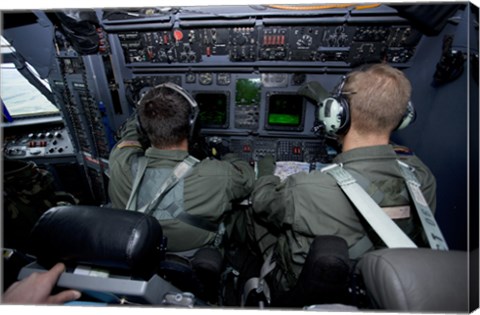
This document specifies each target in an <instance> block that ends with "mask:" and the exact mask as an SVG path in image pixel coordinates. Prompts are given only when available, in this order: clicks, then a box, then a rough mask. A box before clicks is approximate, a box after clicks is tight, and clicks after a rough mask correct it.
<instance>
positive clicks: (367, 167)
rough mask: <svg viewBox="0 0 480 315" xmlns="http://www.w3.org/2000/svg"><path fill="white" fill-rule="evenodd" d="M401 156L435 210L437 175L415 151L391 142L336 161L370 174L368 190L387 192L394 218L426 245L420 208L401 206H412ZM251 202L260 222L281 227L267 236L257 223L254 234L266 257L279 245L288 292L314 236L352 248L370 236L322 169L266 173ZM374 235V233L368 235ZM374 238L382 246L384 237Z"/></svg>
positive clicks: (279, 260) (386, 202) (386, 200)
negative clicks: (416, 215) (283, 177)
mask: <svg viewBox="0 0 480 315" xmlns="http://www.w3.org/2000/svg"><path fill="white" fill-rule="evenodd" d="M396 159H400V160H401V161H404V162H405V163H407V164H408V165H410V166H412V167H414V168H415V175H416V176H417V178H418V180H419V181H420V183H421V190H422V192H423V194H424V196H425V199H426V200H427V202H428V204H429V206H430V208H431V209H432V211H434V210H435V206H436V200H435V198H436V197H435V190H436V182H435V178H434V176H433V175H432V173H431V172H430V170H429V169H428V168H427V166H425V165H424V164H423V163H422V162H421V161H420V159H418V158H417V157H416V156H414V155H413V154H409V153H407V154H399V152H398V150H397V152H396V151H395V150H394V148H393V147H392V146H390V145H384V146H372V147H366V148H358V149H353V150H349V151H347V152H344V153H341V154H339V155H338V156H337V157H336V158H335V159H334V163H342V164H343V167H344V168H345V169H346V170H347V171H349V172H351V173H352V175H354V174H358V173H360V174H361V175H362V176H364V178H367V182H369V183H370V184H373V186H371V187H370V188H371V189H370V190H371V191H369V193H370V194H371V195H372V194H373V193H375V190H376V188H375V187H377V188H378V189H380V190H381V191H382V192H383V200H382V201H381V202H380V206H381V207H382V208H386V207H388V209H387V210H389V211H390V212H388V213H391V217H392V218H396V219H394V221H395V222H396V223H397V224H399V226H400V227H401V228H402V229H403V230H404V231H405V232H406V233H407V235H409V236H410V238H412V239H413V240H414V241H415V242H417V243H418V244H421V245H424V244H425V243H424V240H423V236H422V234H421V233H420V232H421V226H420V223H418V222H417V221H414V220H413V219H412V214H413V212H415V211H416V210H415V208H414V207H413V206H411V207H410V215H409V214H408V211H406V210H405V207H401V206H404V205H409V204H410V197H409V195H408V191H407V187H406V185H405V182H404V179H403V177H402V175H401V173H400V169H399V166H398V165H397V162H396ZM252 201H253V209H254V216H255V217H256V218H257V220H262V221H263V222H268V223H267V224H268V225H270V231H275V230H272V227H276V229H278V230H277V231H280V232H279V234H278V235H276V236H273V235H271V234H270V235H269V236H265V234H264V233H265V232H266V229H265V228H264V227H262V226H260V225H258V224H254V228H253V229H252V231H254V232H253V233H256V235H255V236H253V238H256V239H257V241H258V245H259V247H260V249H261V250H265V251H266V252H267V253H265V255H267V254H268V252H269V251H268V247H269V246H273V247H274V248H275V252H276V255H277V266H278V267H279V268H280V270H281V271H280V273H281V274H283V276H285V277H282V278H283V280H281V287H283V289H284V290H285V289H289V288H291V286H292V285H293V284H294V283H295V282H296V279H297V278H298V275H299V274H300V271H301V268H302V265H303V263H304V262H305V258H306V255H307V253H308V250H309V247H310V244H311V243H312V242H313V240H314V238H315V236H317V235H336V236H340V237H342V238H344V239H345V240H346V242H347V244H348V246H349V247H352V246H353V245H354V244H356V242H357V241H359V240H360V239H361V238H362V237H363V236H364V235H365V229H364V226H362V224H361V223H360V220H359V216H361V215H360V214H357V213H356V211H355V210H354V207H353V205H352V203H351V202H350V201H349V200H348V198H347V196H346V195H345V194H344V192H343V191H342V190H341V189H340V187H339V186H338V185H337V182H336V181H335V179H334V178H333V177H331V176H330V175H328V174H326V173H321V172H320V171H314V172H310V173H309V174H307V173H297V174H294V175H292V176H289V177H287V179H286V180H285V181H284V182H280V178H279V177H276V176H273V175H267V176H262V177H260V178H259V179H258V180H257V182H256V184H255V188H254V191H253V193H252ZM407 209H408V207H407ZM372 234H374V233H369V236H371V235H372ZM262 236H263V238H262ZM260 238H261V239H260ZM371 240H372V242H373V243H374V244H376V245H379V244H378V242H379V239H374V238H371ZM277 274H278V273H277ZM277 288H278V287H276V289H277Z"/></svg>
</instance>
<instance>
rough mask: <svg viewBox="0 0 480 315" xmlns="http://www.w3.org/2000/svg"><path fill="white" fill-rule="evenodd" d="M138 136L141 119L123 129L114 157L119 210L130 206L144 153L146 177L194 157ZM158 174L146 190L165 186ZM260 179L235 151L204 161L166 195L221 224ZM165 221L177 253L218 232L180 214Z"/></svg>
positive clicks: (112, 191)
mask: <svg viewBox="0 0 480 315" xmlns="http://www.w3.org/2000/svg"><path fill="white" fill-rule="evenodd" d="M138 140H139V134H138V132H137V128H136V119H135V118H131V119H130V120H129V121H128V122H127V124H126V125H125V129H124V130H122V134H121V140H120V141H119V142H118V143H117V145H116V146H115V147H114V148H113V150H112V152H111V154H110V159H109V172H110V183H109V187H108V192H109V196H110V199H111V201H112V206H113V207H114V208H120V209H122V208H125V206H126V204H127V202H128V199H129V196H130V192H131V190H132V184H133V180H134V178H135V170H136V169H135V165H136V164H138V158H139V156H142V155H145V156H146V157H147V158H148V163H147V172H146V173H145V174H146V175H147V174H148V172H149V170H150V171H160V173H162V172H163V174H165V172H166V173H170V171H171V170H172V169H173V168H174V167H175V166H176V165H177V164H178V163H180V162H182V161H183V160H184V159H185V158H186V157H187V156H188V153H187V152H185V151H178V150H159V149H156V148H153V147H149V148H148V149H147V150H146V151H144V150H143V149H142V146H141V145H140V143H139V142H138ZM152 174H154V175H153V177H152V176H151V178H150V180H149V181H148V182H149V184H147V185H152V186H154V187H143V185H144V183H142V184H141V185H140V190H141V191H142V190H150V193H154V194H155V193H156V192H157V191H158V190H159V189H160V183H156V178H157V177H155V173H152ZM158 178H160V177H158ZM254 178H255V177H254V171H253V168H252V167H251V166H250V165H249V164H248V162H246V161H244V160H241V159H239V158H238V157H237V156H236V155H234V154H226V155H225V156H224V157H223V158H222V160H221V161H219V160H216V159H205V160H202V161H200V162H199V163H198V164H197V165H195V166H194V167H193V168H192V170H191V172H190V174H188V175H187V176H186V177H185V179H184V180H182V181H180V182H179V184H178V185H177V186H175V188H174V189H172V191H171V192H169V193H168V194H167V195H166V197H165V199H168V198H170V199H171V200H170V202H172V200H173V201H174V202H176V203H178V206H179V207H183V211H186V212H188V213H189V214H190V215H192V216H198V217H201V218H203V219H207V220H208V221H210V222H213V223H220V221H221V220H222V219H223V217H224V215H225V212H226V211H228V210H231V209H232V201H235V200H240V201H241V200H242V199H244V198H245V197H247V196H248V195H249V194H250V192H251V190H252V188H253V184H254ZM141 199H142V194H141V193H140V195H139V201H138V202H139V204H140V203H143V204H144V203H147V202H149V201H150V200H141ZM140 206H141V205H140ZM160 223H161V225H162V229H163V233H164V235H165V236H167V237H168V250H169V251H173V252H181V251H188V250H192V249H196V248H199V247H203V246H208V245H210V244H212V242H213V241H214V239H215V236H216V233H215V232H212V231H207V230H204V229H201V228H198V227H195V226H192V225H190V224H187V223H185V222H183V221H181V220H179V219H177V218H172V219H166V220H162V221H160Z"/></svg>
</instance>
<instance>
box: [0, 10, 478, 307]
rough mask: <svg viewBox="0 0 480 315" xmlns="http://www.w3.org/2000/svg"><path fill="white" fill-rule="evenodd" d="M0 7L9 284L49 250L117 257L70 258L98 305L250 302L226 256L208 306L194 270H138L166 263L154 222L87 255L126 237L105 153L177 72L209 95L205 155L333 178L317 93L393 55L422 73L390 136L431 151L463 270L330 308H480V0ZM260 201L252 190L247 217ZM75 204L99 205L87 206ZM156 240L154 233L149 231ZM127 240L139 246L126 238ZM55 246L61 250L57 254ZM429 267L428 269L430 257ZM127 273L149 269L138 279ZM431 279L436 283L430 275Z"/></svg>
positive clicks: (449, 236)
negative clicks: (217, 153)
mask: <svg viewBox="0 0 480 315" xmlns="http://www.w3.org/2000/svg"><path fill="white" fill-rule="evenodd" d="M1 13H2V17H1V20H2V34H1V35H2V48H1V49H2V50H1V52H2V60H1V61H2V68H1V70H0V73H1V100H2V109H3V120H2V123H1V125H2V128H1V130H2V141H3V142H2V145H3V158H2V160H3V163H2V165H3V169H2V176H3V206H2V213H3V225H2V242H3V246H2V248H3V262H2V264H3V270H2V272H3V274H2V279H3V286H4V288H3V289H4V291H5V290H6V289H7V288H8V287H9V286H10V285H11V284H12V283H14V282H15V281H19V280H21V279H24V278H26V277H28V276H29V275H30V274H31V273H34V272H38V271H42V270H45V269H48V268H45V266H51V265H52V263H53V261H50V260H51V259H57V258H58V259H61V258H62V257H63V258H65V257H67V256H68V257H77V258H78V257H80V258H82V257H83V258H85V257H88V258H85V259H84V260H87V261H89V262H94V263H93V265H95V264H100V265H101V264H102V263H101V261H102V259H103V260H104V261H114V262H115V263H114V265H115V264H116V265H115V266H102V268H103V267H110V268H112V270H114V271H112V274H115V275H110V276H105V275H104V274H103V273H101V274H100V272H98V273H97V274H96V275H92V274H93V272H92V271H91V270H92V269H89V270H90V271H87V270H83V269H82V271H78V270H77V272H73V271H71V270H70V269H68V268H67V270H66V271H65V272H64V274H63V275H62V278H61V285H59V286H60V287H64V288H65V287H66V288H68V287H74V288H76V289H78V290H81V291H82V294H83V296H84V297H88V298H85V299H86V300H89V301H95V302H97V303H98V304H101V303H103V304H106V305H111V304H126V305H135V306H138V305H157V306H162V307H168V306H173V307H193V308H195V307H222V308H223V307H226V308H228V307H232V308H240V307H246V306H245V303H243V304H242V301H241V298H239V297H237V296H235V297H232V295H234V292H235V294H238V295H241V292H243V291H242V290H241V289H238V288H233V287H234V284H235V283H236V282H235V281H236V280H235V279H236V278H235V276H237V278H238V274H237V275H235V272H233V273H232V268H230V269H229V266H223V265H222V269H221V271H220V274H221V277H220V276H219V278H218V279H219V280H218V282H219V285H218V286H214V288H215V289H214V290H216V291H215V292H214V294H213V296H214V297H213V298H212V294H211V292H210V295H208V294H207V297H206V298H205V299H202V298H203V295H202V293H205V292H203V291H202V290H203V289H204V287H202V288H203V289H202V290H200V289H198V287H194V286H192V285H191V283H189V284H190V286H189V284H188V283H187V284H185V282H189V281H193V280H191V278H188V279H190V280H185V279H184V278H182V277H183V276H184V275H185V273H188V272H191V270H190V271H185V272H184V273H182V272H183V271H181V270H178V269H175V268H174V267H172V266H169V267H171V268H172V270H173V269H174V271H173V273H172V274H173V275H170V274H168V275H167V276H165V275H160V273H154V275H153V276H152V273H148V274H147V275H144V274H142V273H143V272H145V271H146V270H147V269H152V268H154V267H153V266H151V264H152V262H151V261H150V260H152V255H153V257H155V259H158V260H159V261H160V260H161V259H162V258H161V257H157V256H156V255H157V254H158V253H156V252H155V253H153V251H155V250H154V249H158V248H157V247H158V244H157V243H155V240H154V238H155V237H157V238H158V233H160V235H161V231H160V232H159V231H158V230H157V228H154V229H153V231H152V227H151V226H150V225H148V224H146V223H145V226H144V225H142V226H141V227H140V232H139V236H138V237H142V240H144V242H143V243H142V245H139V246H140V248H139V249H138V252H136V253H135V254H134V258H133V259H131V260H128V261H125V260H124V258H123V257H117V256H116V257H113V258H112V257H103V256H102V255H104V254H105V255H107V253H108V252H111V251H113V250H111V249H110V248H109V249H105V248H102V249H101V250H100V249H99V248H96V249H95V250H91V251H89V249H88V248H87V247H88V246H90V245H91V246H93V247H98V246H100V245H99V243H101V242H100V241H99V240H98V238H99V236H97V235H96V234H95V235H93V234H92V233H93V232H92V231H87V230H88V228H87V227H91V226H95V225H96V224H97V223H98V222H102V223H103V229H104V230H105V231H108V233H110V234H109V235H110V237H111V235H116V231H118V229H120V226H118V225H117V223H113V222H114V221H113V220H114V218H115V217H116V216H117V215H118V214H117V213H110V211H109V210H110V209H108V208H109V204H110V201H111V200H110V196H109V193H108V184H109V156H110V153H111V151H112V149H113V148H114V147H115V145H116V144H117V142H118V141H119V131H120V130H121V128H122V127H123V126H124V123H125V121H126V120H127V119H128V118H129V117H130V116H131V115H132V114H133V113H134V112H135V110H136V105H137V103H138V102H139V101H140V100H141V98H142V96H143V95H145V94H146V93H147V92H148V91H149V90H150V89H152V88H153V87H155V86H157V85H159V84H163V83H167V82H171V83H175V84H177V85H179V86H181V87H182V88H183V89H185V90H186V91H188V93H190V94H191V96H192V97H193V98H194V100H195V101H196V103H197V104H198V108H199V114H198V117H197V125H198V128H197V129H196V130H195V135H194V139H195V141H194V145H197V149H198V148H199V147H200V148H203V147H204V146H207V147H208V148H211V147H212V146H214V145H215V144H218V143H221V144H222V145H223V146H224V147H226V148H228V150H229V151H230V152H233V153H236V154H237V155H238V156H239V157H240V158H241V159H242V160H244V161H247V162H248V163H249V164H250V165H251V167H252V168H256V165H257V163H258V161H259V160H260V159H261V158H263V157H265V156H267V155H272V156H273V157H274V158H275V161H276V162H277V163H280V162H285V163H289V164H287V165H288V166H289V167H290V168H295V170H296V171H304V172H310V171H314V170H320V169H321V168H322V167H324V166H326V165H328V164H330V163H332V160H333V159H334V158H335V156H336V155H338V154H339V152H340V151H341V147H340V146H339V144H338V142H337V141H335V139H331V138H330V137H328V136H327V135H326V134H325V132H324V130H323V128H322V125H321V124H319V121H318V102H317V101H318V99H321V98H325V95H329V94H330V93H332V92H333V91H334V90H335V88H336V86H337V84H338V83H339V81H340V80H341V78H342V76H344V75H345V74H347V73H348V72H350V71H352V70H353V69H356V68H357V67H359V66H362V65H364V64H371V63H387V64H389V65H391V66H392V67H394V68H397V69H399V70H401V71H402V72H403V73H404V74H405V75H406V77H407V78H408V79H409V80H410V81H411V84H412V97H411V101H412V103H413V104H414V106H415V110H416V117H415V121H414V122H413V123H411V124H410V125H409V126H408V127H407V128H405V129H402V130H398V131H395V132H394V133H393V134H392V141H393V142H395V143H396V144H399V145H401V146H405V147H408V148H409V150H412V151H413V152H414V153H415V154H416V155H417V156H419V157H421V159H422V160H423V162H424V163H425V164H426V165H428V167H429V168H430V170H431V171H432V173H433V174H434V176H435V177H436V180H437V200H436V204H437V210H436V214H435V219H436V222H437V223H438V225H439V227H440V228H441V230H442V232H443V235H444V237H445V240H446V242H447V243H448V246H449V252H455V253H457V254H459V255H458V256H456V257H453V258H445V260H444V261H446V262H451V263H452V264H457V265H458V264H460V266H457V265H455V268H456V269H455V270H451V271H447V272H446V273H450V272H451V273H453V274H455V275H456V276H455V277H454V278H455V279H456V281H457V282H455V281H453V282H455V283H453V284H452V283H451V284H448V283H444V282H445V281H442V280H445V279H440V280H438V281H439V282H438V283H437V282H436V281H437V280H436V279H437V278H443V275H442V274H440V272H444V271H441V270H442V269H439V270H436V269H435V268H434V267H432V268H431V269H428V268H427V271H424V270H421V271H419V270H416V272H418V278H417V281H413V280H412V281H413V282H415V283H416V282H420V283H421V284H419V285H418V287H416V285H417V284H412V286H413V287H414V288H416V290H421V291H422V293H420V294H419V295H420V296H422V297H421V298H418V299H415V298H412V302H411V304H410V306H408V307H407V306H405V305H407V304H408V303H409V302H406V301H397V300H396V298H393V297H390V296H387V295H388V294H391V295H392V296H396V297H397V298H398V296H399V295H400V294H398V290H400V289H398V288H396V289H391V288H388V287H385V288H384V289H379V290H375V289H374V288H373V289H372V288H370V287H369V288H368V289H365V288H364V287H362V288H360V289H359V290H364V291H365V290H366V291H367V292H366V293H365V292H364V293H365V294H364V295H362V296H367V297H368V298H366V299H367V300H368V301H369V302H368V303H367V302H364V301H363V300H362V301H360V302H359V303H358V304H355V303H351V304H348V303H342V300H334V301H335V302H336V303H339V304H335V305H336V307H338V308H336V309H335V308H334V310H340V311H342V310H347V311H349V310H351V309H350V308H349V307H352V308H353V309H354V310H355V311H358V310H372V309H375V310H378V309H380V310H387V311H391V310H402V311H412V310H413V311H421V312H422V311H426V312H429V311H442V310H445V311H447V312H450V311H453V312H467V311H472V310H474V309H476V308H478V303H479V300H478V280H479V279H478V268H479V263H478V239H479V235H478V234H479V233H478V229H479V227H478V225H479V224H478V223H479V211H478V209H479V202H478V195H479V194H478V192H479V186H478V175H479V169H478V166H479V163H478V151H479V150H478V144H479V129H478V125H479V123H478V120H479V110H478V109H479V105H478V104H479V95H478V90H479V81H478V77H479V73H478V70H479V64H478V55H479V35H478V34H479V33H478V31H479V30H478V28H479V24H478V22H479V8H478V6H476V5H475V4H473V3H470V2H465V1H459V2H435V3H429V2H425V3H422V2H419V3H410V2H406V3H370V2H369V3H365V4H362V3H350V4H340V3H308V4H291V5H287V4H279V5H275V4H263V5H262V4H251V5H248V4H235V5H233V4H232V5H230V4H226V5H216V4H215V5H169V6H162V5H161V4H159V6H155V7H133V6H132V7H105V8H100V7H99V8H91V9H86V8H58V9H35V8H32V9H30V10H27V9H22V10H14V9H8V10H3V12H1ZM312 82H314V83H312ZM318 85H319V86H320V87H318ZM312 91H313V92H312ZM210 158H211V157H210ZM249 205H250V204H249V202H248V198H247V200H243V201H241V202H239V203H238V204H237V205H235V206H234V210H238V211H242V210H243V209H245V208H247V207H249ZM54 207H65V208H66V209H63V210H65V211H63V212H61V213H59V214H58V216H52V217H50V219H49V221H48V220H43V221H41V222H40V221H38V220H39V218H40V217H41V216H42V215H44V214H45V213H46V212H47V211H48V210H49V209H51V208H54ZM32 209H33V210H32ZM96 210H98V211H96ZM80 212H82V213H85V214H87V215H86V216H85V217H82V216H77V214H78V213H80ZM122 214H123V212H122ZM130 214H131V213H129V214H128V215H127V216H126V219H121V218H118V220H119V222H121V223H118V224H124V225H122V226H123V227H122V228H123V229H125V230H128V228H130V227H131V225H133V224H139V223H138V221H137V220H138V217H137V216H135V215H132V216H130ZM82 220H83V221H82ZM122 220H123V221H122ZM47 221H48V222H47ZM108 222H111V224H109V223H108ZM115 222H117V221H115ZM42 224H43V225H42ZM142 224H143V223H142ZM34 226H35V229H34V230H33V233H32V229H33V228H34ZM79 226H83V228H82V229H80V228H79ZM77 228H78V229H77ZM147 230H148V231H147ZM82 231H83V232H82ZM54 232H55V234H53V233H54ZM147 232H148V233H150V232H151V233H152V235H146V236H145V235H143V234H142V233H147ZM82 233H84V234H82ZM148 233H147V234H148ZM105 234H106V233H105ZM102 235H103V234H102ZM127 236H131V235H126V236H125V237H127ZM105 237H107V236H105ZM143 237H145V238H144V239H143ZM32 238H33V241H32ZM110 241H111V240H109V242H110ZM117 241H118V242H124V243H125V242H126V243H128V240H127V239H125V240H124V239H122V237H118V239H117ZM32 242H33V243H34V244H36V245H35V246H37V249H36V251H34V253H35V255H34V254H33V253H31V252H29V251H28V250H27V248H29V246H30V244H31V243H32ZM68 242H69V243H70V245H68V244H67V243H68ZM92 244H95V245H92ZM102 246H106V247H108V246H107V245H102ZM119 246H120V245H119ZM152 246H153V247H152ZM65 247H68V249H66V248H65ZM112 247H113V245H112ZM92 251H98V252H97V253H96V254H98V255H99V257H98V259H96V258H93V257H90V254H91V253H92ZM58 252H62V254H64V255H66V256H62V257H60V256H57V254H58ZM167 253H168V252H167ZM36 254H38V255H39V257H37V256H36ZM67 254H68V255H67ZM117 254H118V255H119V253H117V252H115V251H114V253H112V255H117ZM409 255H410V254H409V252H405V253H402V254H401V255H399V256H398V257H397V256H388V257H383V259H385V260H388V259H392V260H393V261H395V262H399V261H404V260H406V262H405V264H407V263H408V259H405V258H406V257H416V256H409ZM162 257H163V256H162ZM80 258H79V259H80ZM65 259H66V261H68V259H67V258H65ZM422 259H424V257H419V258H418V260H419V261H420V260H422ZM425 259H426V260H425V261H426V264H427V265H428V264H430V260H428V259H431V258H425ZM449 259H452V260H449ZM80 260H81V259H80ZM379 260H382V259H379ZM414 260H415V259H414ZM373 263H377V264H380V263H379V262H378V260H375V261H374V262H372V264H373ZM446 265H447V267H448V266H450V265H449V264H448V263H446ZM69 267H70V266H69ZM155 267H157V264H155ZM457 267H458V268H457ZM92 268H93V267H92ZM371 268H374V270H375V271H372V272H376V273H377V275H379V274H383V273H385V274H393V273H395V272H396V271H395V269H388V268H386V269H382V268H383V267H380V266H378V265H377V266H376V267H371ZM375 268H378V269H375ZM125 270H134V271H141V272H140V273H139V274H138V275H137V274H135V275H134V276H131V275H128V274H127V273H128V272H127V271H125ZM169 270H170V269H169ZM170 271H171V270H170ZM382 272H383V273H382ZM398 272H399V274H400V275H401V274H402V272H405V273H406V274H410V275H411V274H416V273H411V272H410V271H404V270H403V269H402V270H401V271H398ZM433 272H435V273H433ZM432 273H433V274H434V275H435V280H432V279H430V278H427V277H430V276H432ZM87 274H88V275H87ZM179 274H180V276H179ZM416 275H417V274H416ZM422 275H423V277H422ZM189 276H190V277H191V274H189ZM175 277H180V278H182V279H180V280H178V278H175ZM368 277H369V276H368V275H365V279H364V280H365V282H367V280H368ZM400 277H402V276H400ZM207 278H208V277H207ZM240 278H241V275H240ZM387 278H388V277H387ZM407 278H408V277H407ZM445 278H448V277H446V276H445ZM172 279H173V280H172ZM175 279H177V280H178V281H176V280H175ZM449 279H450V278H449ZM458 279H460V280H458ZM378 281H380V280H378V279H373V280H371V282H368V285H370V286H375V287H376V288H377V289H378V288H379V287H381V286H382V285H384V284H382V283H379V282H378ZM449 281H450V280H449ZM207 282H208V280H207ZM409 283H410V282H409ZM424 283H428V284H429V285H430V286H429V287H427V286H426V284H425V285H424ZM450 285H451V287H449V286H450ZM386 286H388V285H386ZM458 286H460V288H459V287H458ZM206 287H208V285H207V286H206ZM357 288H359V287H358V286H357ZM242 289H243V288H242ZM257 289H258V287H257ZM198 290H200V291H201V292H200V293H196V292H198ZM389 290H392V291H391V292H390V291H389ZM412 290H415V289H412ZM452 290H455V291H456V292H457V295H455V294H453V295H452V292H451V291H452ZM351 291H352V289H351ZM425 291H430V292H435V293H437V291H439V292H438V295H437V297H436V302H430V301H427V300H428V297H423V296H424V295H426V294H424V293H425ZM239 292H240V293H239ZM260 293H261V292H260ZM300 295H301V294H300ZM407 295H408V294H407ZM412 295H413V294H412ZM372 296H374V297H373V298H372ZM257 298H258V297H257ZM409 298H410V296H408V297H407V299H409ZM371 299H375V303H372V302H371ZM442 299H444V300H445V302H442V301H441V300H442ZM205 300H208V302H206V301H205ZM252 300H254V302H250V304H248V307H250V308H265V309H268V308H269V307H271V308H275V305H271V306H268V305H269V303H268V301H267V302H266V301H265V300H263V299H262V298H259V299H255V297H254V298H252ZM267 300H268V299H267ZM393 300H395V301H393ZM348 301H350V302H351V300H348ZM243 302H244V301H243ZM306 303H308V304H304V305H302V306H301V308H298V306H296V307H297V309H312V310H325V309H327V308H326V307H325V304H323V306H322V304H321V303H317V302H316V300H315V299H313V300H308V302H306ZM389 303H390V304H389ZM422 303H423V304H422ZM103 304H101V305H103ZM329 305H333V304H329ZM339 305H343V307H344V308H340V306H339ZM449 305H452V306H451V308H449ZM417 306H418V308H415V307H417ZM285 307H286V308H289V307H290V306H288V305H287V306H285Z"/></svg>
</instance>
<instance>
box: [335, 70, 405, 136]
mask: <svg viewBox="0 0 480 315" xmlns="http://www.w3.org/2000/svg"><path fill="white" fill-rule="evenodd" d="M411 90H412V87H411V84H410V81H409V80H408V79H407V78H406V77H405V75H404V74H403V72H402V71H400V70H398V69H396V68H393V67H391V66H389V65H388V64H374V65H369V66H366V67H362V68H360V69H359V70H356V71H353V72H351V73H350V74H349V75H348V76H347V79H346V82H345V86H344V87H343V92H346V95H347V97H348V99H349V104H350V115H351V128H355V129H356V130H357V131H358V132H360V133H365V134H367V133H375V132H391V131H393V130H394V129H395V128H396V127H397V126H398V124H399V122H400V120H401V119H402V117H403V115H404V114H405V112H406V110H407V105H408V102H409V101H410V96H411Z"/></svg>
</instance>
